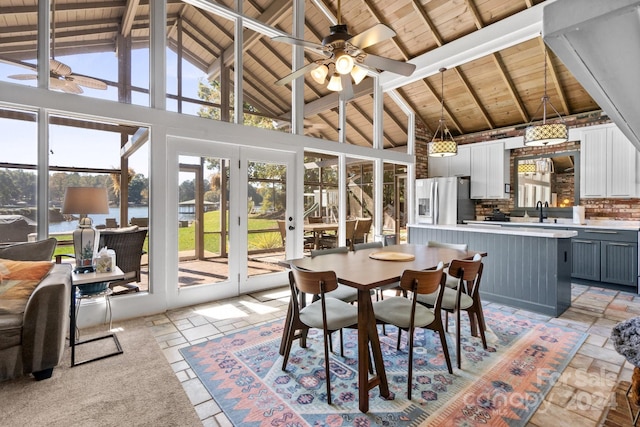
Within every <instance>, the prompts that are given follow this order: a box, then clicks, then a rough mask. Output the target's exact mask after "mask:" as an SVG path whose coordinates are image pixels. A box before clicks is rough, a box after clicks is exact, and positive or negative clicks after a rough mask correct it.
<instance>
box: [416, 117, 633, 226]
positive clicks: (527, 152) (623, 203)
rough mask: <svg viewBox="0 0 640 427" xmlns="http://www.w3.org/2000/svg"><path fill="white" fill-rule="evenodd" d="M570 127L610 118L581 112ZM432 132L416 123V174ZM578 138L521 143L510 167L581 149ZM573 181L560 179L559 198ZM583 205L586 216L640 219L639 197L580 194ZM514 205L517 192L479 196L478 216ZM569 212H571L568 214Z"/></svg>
mask: <svg viewBox="0 0 640 427" xmlns="http://www.w3.org/2000/svg"><path fill="white" fill-rule="evenodd" d="M566 121H567V124H568V125H569V126H570V127H581V126H590V125H595V124H601V123H607V122H609V118H608V117H607V116H606V114H604V113H599V114H598V113H590V114H585V115H578V116H575V117H572V118H566ZM521 134H522V129H520V128H516V127H514V128H512V129H501V130H496V131H495V132H493V133H492V132H485V133H483V134H482V135H467V136H457V137H456V140H457V142H458V143H459V144H468V143H476V142H482V141H489V140H495V139H499V138H505V137H511V136H517V135H521ZM430 138H431V135H430V134H429V132H428V131H427V130H426V128H425V127H424V126H423V125H421V124H417V125H416V178H426V177H427V145H428V142H429V140H430ZM579 150H580V142H579V141H569V142H566V143H564V144H558V145H554V146H552V147H522V148H517V149H514V150H511V154H510V164H509V167H510V171H513V163H514V159H515V157H522V156H531V155H538V154H551V153H559V152H563V151H579ZM510 176H511V188H512V189H513V188H515V177H514V176H513V172H511V173H510ZM572 187H573V183H572V182H564V183H558V187H557V188H556V189H555V192H557V193H558V199H559V200H562V199H563V198H564V196H565V195H567V198H572V197H569V196H571V195H572V194H571V192H572ZM580 205H581V206H584V207H585V218H586V219H587V220H619V221H620V220H622V221H637V220H640V199H639V198H634V199H600V198H598V199H585V198H582V197H581V198H580ZM514 208H515V199H514V194H513V193H512V194H511V197H510V198H509V199H500V200H477V201H476V217H477V218H479V219H484V217H485V216H488V215H490V214H491V213H492V212H493V210H494V209H500V211H502V212H506V213H509V212H511V211H512V210H514ZM527 213H528V215H529V216H535V215H536V211H535V208H531V209H530V210H528V211H527ZM569 216H570V215H569Z"/></svg>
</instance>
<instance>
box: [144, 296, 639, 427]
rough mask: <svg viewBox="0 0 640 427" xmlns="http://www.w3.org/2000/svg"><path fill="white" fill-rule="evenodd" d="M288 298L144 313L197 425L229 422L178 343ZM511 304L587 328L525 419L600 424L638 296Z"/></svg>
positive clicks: (626, 366)
mask: <svg viewBox="0 0 640 427" xmlns="http://www.w3.org/2000/svg"><path fill="white" fill-rule="evenodd" d="M287 301H288V289H286V288H280V289H276V290H273V291H268V292H261V293H259V294H255V295H243V296H241V297H238V298H232V299H227V300H222V301H216V302H212V303H209V304H202V305H197V306H193V307H188V308H182V309H178V310H172V311H169V312H167V313H164V314H159V315H155V316H151V317H147V318H146V325H147V327H148V328H150V330H151V332H152V334H153V335H154V336H155V338H156V340H157V342H158V343H159V345H160V347H161V348H162V350H163V351H164V354H165V357H166V358H167V361H168V362H169V363H170V364H171V367H172V368H173V371H174V372H175V374H176V376H177V378H178V379H179V380H180V382H181V383H182V386H183V387H184V390H185V392H186V394H187V396H188V397H189V399H190V400H191V403H192V404H193V406H194V408H195V410H196V412H197V414H198V416H199V417H200V419H201V420H202V424H203V425H205V426H231V423H230V421H229V420H228V418H227V417H226V416H225V415H224V413H223V412H222V411H221V410H220V408H219V407H218V405H217V404H216V403H215V401H214V400H213V399H212V398H211V396H210V395H209V393H208V392H207V390H206V389H205V387H204V386H203V385H202V383H201V382H200V381H199V380H198V378H197V377H196V375H195V374H194V372H193V371H192V370H191V369H190V368H189V366H188V365H187V363H186V362H185V361H184V360H183V358H182V356H181V355H180V352H179V351H178V349H180V348H182V347H187V346H189V345H192V344H196V343H199V342H202V341H206V340H210V339H213V338H216V337H219V336H220V335H224V334H229V333H231V332H234V331H236V330H239V329H244V328H248V327H251V326H253V325H257V324H261V323H265V322H269V321H271V320H274V319H278V318H283V317H284V315H285V314H286V309H287ZM488 304H489V303H485V305H488ZM513 311H514V312H517V313H518V314H519V315H522V316H528V317H533V318H536V319H539V320H542V321H545V322H547V323H549V324H554V325H562V326H567V327H570V328H575V329H576V330H579V331H583V332H587V333H588V334H589V337H588V338H587V339H586V341H585V342H584V344H583V345H582V347H581V348H580V349H579V351H578V352H577V353H576V355H575V356H574V357H573V359H572V360H571V362H570V364H569V366H568V367H567V368H566V369H565V371H564V373H563V374H562V376H561V377H560V378H559V379H558V381H557V383H556V385H555V386H554V387H553V389H552V390H551V391H550V392H549V394H548V395H547V397H546V399H545V400H544V402H543V403H542V404H541V405H540V407H539V408H538V410H537V412H536V413H535V414H534V416H533V417H532V419H531V421H530V423H529V425H530V426H533V427H536V426H539V427H543V426H549V425H554V426H581V427H588V426H599V425H602V420H604V417H605V416H606V413H607V412H608V410H609V408H611V407H612V406H614V405H615V404H616V400H615V397H614V393H613V392H614V391H615V388H616V385H617V384H618V382H619V381H628V380H630V378H631V375H632V370H633V365H631V364H630V363H629V362H627V361H626V360H625V359H624V358H623V357H622V356H620V355H619V354H618V353H617V352H616V351H615V350H614V348H613V345H612V343H611V340H610V338H609V336H610V333H611V328H612V327H613V326H614V325H615V324H616V323H617V322H619V321H621V320H626V319H628V318H631V317H635V316H638V315H640V296H638V295H635V294H630V293H626V292H619V291H615V290H608V289H602V288H597V287H588V286H582V285H573V288H572V306H571V308H569V309H568V310H567V311H566V312H565V313H564V314H562V315H561V316H560V317H559V318H553V317H548V316H542V315H540V314H535V313H531V312H528V311H524V310H516V309H513Z"/></svg>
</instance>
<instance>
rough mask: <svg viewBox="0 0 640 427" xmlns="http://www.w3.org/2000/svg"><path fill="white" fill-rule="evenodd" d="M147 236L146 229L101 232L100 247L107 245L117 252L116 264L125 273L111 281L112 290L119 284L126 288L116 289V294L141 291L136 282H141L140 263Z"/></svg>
mask: <svg viewBox="0 0 640 427" xmlns="http://www.w3.org/2000/svg"><path fill="white" fill-rule="evenodd" d="M123 230H124V229H123ZM146 237H147V230H146V229H136V230H130V231H128V230H124V231H109V230H105V231H102V232H101V233H100V247H104V246H106V247H107V248H109V249H113V250H114V251H115V252H116V265H117V266H118V267H120V270H122V272H123V273H124V279H121V280H117V281H114V282H109V287H110V288H111V289H112V290H114V288H116V287H118V286H120V287H124V288H125V289H124V290H121V291H115V290H114V295H119V294H124V293H129V292H139V291H140V287H139V286H138V285H137V284H136V283H137V282H140V264H141V259H142V255H143V254H144V251H143V250H142V246H143V245H144V240H145V239H146Z"/></svg>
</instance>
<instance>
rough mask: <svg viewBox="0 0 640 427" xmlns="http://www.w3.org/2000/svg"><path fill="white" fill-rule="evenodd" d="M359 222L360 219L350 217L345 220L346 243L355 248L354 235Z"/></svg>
mask: <svg viewBox="0 0 640 427" xmlns="http://www.w3.org/2000/svg"><path fill="white" fill-rule="evenodd" d="M357 223H358V220H356V219H348V220H346V221H345V223H344V230H345V233H344V237H345V241H346V245H347V246H348V247H349V248H350V249H351V250H353V236H354V234H355V232H356V224H357Z"/></svg>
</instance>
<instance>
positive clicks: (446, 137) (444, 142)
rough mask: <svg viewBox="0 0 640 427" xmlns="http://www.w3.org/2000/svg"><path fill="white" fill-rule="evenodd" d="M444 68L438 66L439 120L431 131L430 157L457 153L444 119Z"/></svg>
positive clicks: (456, 146)
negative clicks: (439, 87)
mask: <svg viewBox="0 0 640 427" xmlns="http://www.w3.org/2000/svg"><path fill="white" fill-rule="evenodd" d="M446 70H447V69H446V68H440V70H439V71H440V85H441V89H440V93H441V94H442V98H441V101H440V120H438V128H437V129H436V131H435V132H434V133H433V138H432V139H431V142H430V143H429V156H430V157H449V156H455V155H457V154H458V144H457V143H456V141H455V140H454V139H453V135H451V132H450V131H449V128H448V127H447V123H446V122H445V120H444V72H445V71H446Z"/></svg>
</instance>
